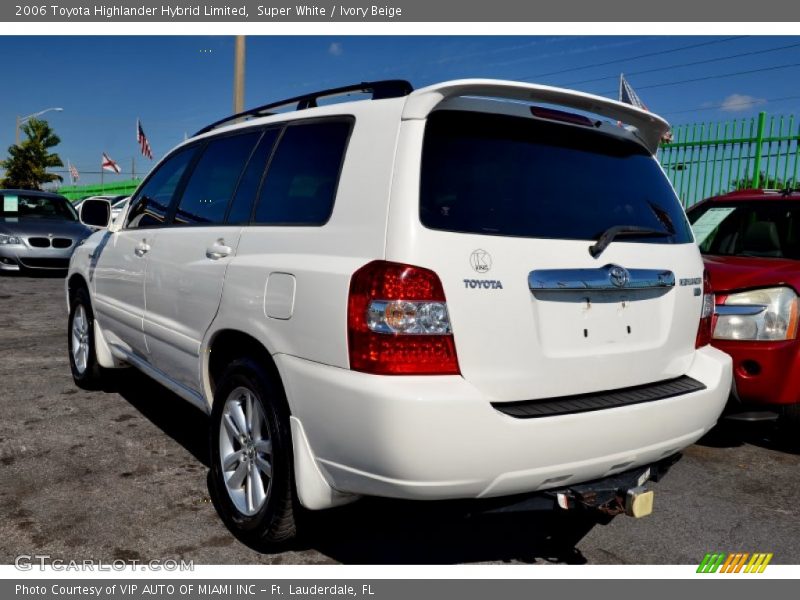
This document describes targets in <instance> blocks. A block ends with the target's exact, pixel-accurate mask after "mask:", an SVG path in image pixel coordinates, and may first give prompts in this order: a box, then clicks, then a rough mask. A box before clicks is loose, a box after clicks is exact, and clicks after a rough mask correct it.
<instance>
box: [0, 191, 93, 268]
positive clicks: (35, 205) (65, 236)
mask: <svg viewBox="0 0 800 600" xmlns="http://www.w3.org/2000/svg"><path fill="white" fill-rule="evenodd" d="M91 233H92V231H91V229H89V228H88V227H86V226H85V225H83V224H81V222H80V221H79V219H78V213H77V212H76V210H75V208H74V207H73V206H72V204H71V203H70V201H69V200H67V199H66V198H64V197H63V196H59V195H57V194H51V193H48V192H37V191H31V190H0V271H19V270H21V269H48V270H53V269H56V270H61V269H66V268H67V267H68V266H69V259H70V257H71V256H72V252H73V251H74V250H75V248H76V247H77V246H78V244H80V242H81V241H83V239H84V238H86V237H88V236H89V235H90V234H91Z"/></svg>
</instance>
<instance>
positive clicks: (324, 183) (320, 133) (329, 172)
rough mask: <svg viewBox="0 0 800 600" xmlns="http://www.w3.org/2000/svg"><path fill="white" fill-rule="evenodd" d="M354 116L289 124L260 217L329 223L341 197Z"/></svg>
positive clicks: (268, 220)
mask: <svg viewBox="0 0 800 600" xmlns="http://www.w3.org/2000/svg"><path fill="white" fill-rule="evenodd" d="M351 128H352V121H351V120H349V119H348V120H336V121H318V122H310V123H298V124H292V125H289V126H288V127H286V129H285V131H284V133H283V136H282V137H281V139H280V141H279V142H278V147H277V149H276V150H275V154H274V156H273V158H272V161H271V162H270V165H269V168H268V170H267V175H266V178H265V180H264V184H263V186H262V188H261V194H260V196H259V201H258V206H257V208H256V214H255V222H256V223H258V224H261V225H323V224H324V223H326V222H327V221H328V219H329V218H330V215H331V211H332V210H333V201H334V198H335V197H336V186H337V184H338V181H339V173H340V171H341V166H342V161H343V159H344V153H345V149H346V147H347V141H348V139H349V137H350V130H351Z"/></svg>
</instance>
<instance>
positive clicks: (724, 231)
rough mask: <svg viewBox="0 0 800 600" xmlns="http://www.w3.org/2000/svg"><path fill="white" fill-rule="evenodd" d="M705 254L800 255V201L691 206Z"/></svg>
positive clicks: (701, 249)
mask: <svg viewBox="0 0 800 600" xmlns="http://www.w3.org/2000/svg"><path fill="white" fill-rule="evenodd" d="M689 221H690V222H691V223H692V229H694V235H695V238H696V240H697V243H698V244H699V245H700V252H702V253H703V254H715V255H721V256H758V257H763V258H791V259H794V260H798V259H800V203H798V202H791V201H789V200H783V201H781V200H776V201H774V202H771V201H761V200H759V201H754V202H742V201H739V202H727V203H726V202H712V203H705V204H703V205H700V206H697V207H695V208H692V209H690V210H689Z"/></svg>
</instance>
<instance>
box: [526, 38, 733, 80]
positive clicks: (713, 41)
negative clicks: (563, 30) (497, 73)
mask: <svg viewBox="0 0 800 600" xmlns="http://www.w3.org/2000/svg"><path fill="white" fill-rule="evenodd" d="M745 37H747V36H745V35H737V36H732V37H727V38H722V39H718V40H709V41H707V42H699V43H697V44H689V45H687V46H679V47H677V48H670V49H669V50H659V51H658V52H647V53H646V54H638V55H636V56H626V57H625V58H617V59H614V60H608V61H604V62H599V63H592V64H590V65H582V66H580V67H571V68H569V69H561V70H558V71H550V72H549V73H539V74H537V75H530V76H527V77H520V78H519V79H520V81H525V80H527V79H537V78H539V77H550V76H551V75H562V74H564V73H572V72H574V71H583V70H585V69H592V68H594V67H605V66H607V65H614V64H618V63H621V62H626V61H631V60H639V59H640V58H649V57H651V56H661V55H663V54H672V53H674V52H680V51H682V50H691V49H692V48H700V47H701V46H711V45H713V44H722V43H725V42H732V41H734V40H740V39H742V38H745Z"/></svg>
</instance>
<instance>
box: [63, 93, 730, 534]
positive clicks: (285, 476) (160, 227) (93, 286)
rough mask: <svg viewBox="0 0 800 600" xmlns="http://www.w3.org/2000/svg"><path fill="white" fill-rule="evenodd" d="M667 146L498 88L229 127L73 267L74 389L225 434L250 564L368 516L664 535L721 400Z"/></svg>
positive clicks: (228, 511)
mask: <svg viewBox="0 0 800 600" xmlns="http://www.w3.org/2000/svg"><path fill="white" fill-rule="evenodd" d="M356 93H361V94H366V95H367V96H368V97H367V98H366V99H358V100H352V99H350V100H348V101H344V102H338V103H337V102H333V103H331V102H330V101H328V102H327V103H325V102H323V103H322V105H320V103H319V102H318V100H320V99H323V98H324V97H329V96H330V97H335V96H341V95H342V94H356ZM339 99H340V100H341V98H339ZM287 107H291V108H294V109H295V110H290V111H285V110H284V111H283V112H280V110H279V109H285V108H287ZM667 128H668V125H667V123H666V122H665V121H663V120H662V119H661V118H659V117H657V116H656V115H654V114H652V113H648V112H645V111H642V110H639V109H637V108H634V107H631V106H629V105H625V104H621V103H618V102H615V101H612V100H608V99H606V98H601V97H597V96H592V95H588V94H584V93H580V92H575V91H570V90H565V89H558V88H552V87H546V86H540V85H531V84H523V83H516V82H510V81H495V80H460V81H450V82H445V83H441V84H437V85H432V86H429V87H425V88H422V89H418V90H413V89H412V88H411V86H410V85H409V84H408V83H407V82H404V81H382V82H371V83H363V84H358V85H355V86H349V87H345V88H337V89H335V90H326V91H324V92H318V93H314V94H308V95H304V96H301V97H298V98H293V99H290V100H286V101H282V102H279V103H274V104H270V105H266V106H262V107H259V108H256V109H254V110H250V111H247V112H245V113H241V114H238V115H233V116H232V117H229V118H227V119H224V120H222V121H220V122H217V123H214V124H213V125H210V126H208V127H206V128H204V129H203V130H201V131H200V132H198V133H197V134H196V135H195V136H193V137H192V138H190V139H188V140H187V141H185V142H184V143H182V144H181V145H179V146H178V147H177V148H175V149H174V150H173V151H171V152H170V153H168V154H167V156H166V157H165V158H164V159H163V160H161V161H160V163H159V164H158V165H157V166H156V167H155V168H154V169H153V171H152V172H151V173H150V175H149V176H148V177H147V178H146V179H145V180H144V181H143V183H142V184H141V185H140V186H139V188H138V190H137V191H136V192H135V194H134V195H133V197H132V198H131V201H130V204H129V206H128V207H127V209H126V210H125V212H123V214H122V215H121V216H120V218H118V219H117V220H116V222H115V223H113V224H112V225H110V226H108V229H106V230H104V231H99V232H97V233H96V234H94V235H93V236H92V237H91V238H89V239H88V240H87V241H86V243H84V244H83V245H82V246H80V247H79V248H78V249H77V251H76V253H75V255H74V257H73V259H72V262H71V265H70V271H69V276H68V278H67V297H68V304H69V314H70V317H69V324H68V333H69V358H70V364H71V368H72V373H73V376H74V379H75V381H76V382H77V383H78V385H81V386H86V387H93V386H96V385H97V383H98V382H99V381H100V379H101V378H102V377H105V376H107V375H108V373H109V370H111V369H114V368H118V367H122V366H126V365H132V366H134V367H136V368H138V369H140V370H142V371H144V373H146V374H147V375H149V376H150V377H152V378H154V379H155V380H157V381H159V382H161V383H162V384H163V385H165V386H166V387H167V388H169V389H170V390H172V391H173V392H175V393H176V394H178V395H179V396H181V397H183V398H185V399H186V400H187V401H189V402H190V403H192V404H193V405H195V406H196V407H198V408H199V409H201V410H202V411H204V412H206V413H208V414H209V415H210V417H211V418H210V421H211V427H210V431H209V439H210V448H211V457H212V458H211V460H212V464H211V484H212V488H213V493H212V496H213V499H214V502H215V505H216V507H217V509H218V511H219V513H220V515H221V516H222V518H223V519H224V520H225V522H226V523H227V524H228V526H229V527H230V528H231V529H233V530H234V532H237V534H239V535H240V536H241V537H243V538H247V539H249V540H251V541H253V542H265V543H274V542H280V541H283V540H286V539H288V538H290V537H291V536H292V535H294V533H295V515H296V513H297V507H298V503H299V505H300V506H303V507H305V508H307V509H324V508H328V507H332V506H335V505H338V504H342V503H345V502H349V501H351V500H353V499H356V498H358V497H359V496H362V495H374V496H384V497H392V498H405V499H456V498H471V499H490V498H494V499H508V498H509V497H513V499H509V502H511V501H518V500H519V498H521V497H523V496H520V495H523V494H524V495H525V496H524V497H525V498H528V499H529V500H531V501H533V499H537V500H538V501H540V503H544V504H545V505H547V506H549V507H551V508H553V509H555V510H563V509H568V510H569V509H573V508H577V507H582V506H591V507H599V508H601V509H604V510H605V511H606V512H622V511H624V512H627V513H628V514H632V515H635V516H641V515H644V514H647V513H649V512H650V510H651V508H652V491H651V490H647V489H646V488H645V487H644V486H645V483H646V482H647V481H648V480H650V479H657V478H658V476H660V474H661V473H662V472H663V471H664V470H665V468H666V467H667V466H668V465H669V464H671V462H672V461H673V460H674V457H675V456H676V455H677V454H678V453H679V452H680V451H681V449H683V448H684V447H686V446H687V445H689V444H691V443H693V442H694V441H695V440H697V439H698V438H700V437H701V436H702V435H703V434H704V433H705V432H707V431H708V430H709V429H710V428H711V427H713V426H714V424H715V423H716V421H717V418H718V416H719V414H720V412H721V411H722V409H723V407H724V405H725V401H726V399H727V398H728V394H729V390H730V384H731V360H730V358H729V357H728V356H727V355H725V354H724V353H722V352H720V351H719V350H717V349H715V348H713V347H711V346H709V345H708V341H709V336H710V330H709V328H710V319H711V316H712V311H713V307H714V300H713V295H712V294H711V292H710V289H709V285H708V281H707V280H706V279H705V277H704V271H703V262H702V259H701V257H700V253H699V251H698V248H697V246H696V244H695V243H694V238H693V236H692V231H691V229H690V227H689V224H688V221H687V219H686V216H685V214H684V212H683V210H682V208H681V206H680V204H679V203H678V201H677V199H676V196H675V193H674V191H673V189H672V188H671V186H670V184H669V182H668V181H667V179H666V177H665V176H664V173H663V172H662V170H661V168H660V167H659V165H658V163H657V162H656V160H655V159H654V157H653V153H654V152H655V150H656V148H657V146H658V143H659V140H660V139H661V136H662V135H663V134H664V132H665V131H666V130H667ZM87 203H88V204H90V206H84V207H83V210H82V218H83V219H84V221H86V222H87V224H89V225H93V226H107V225H108V222H109V218H108V210H107V206H106V205H104V203H103V201H101V200H100V201H87Z"/></svg>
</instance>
